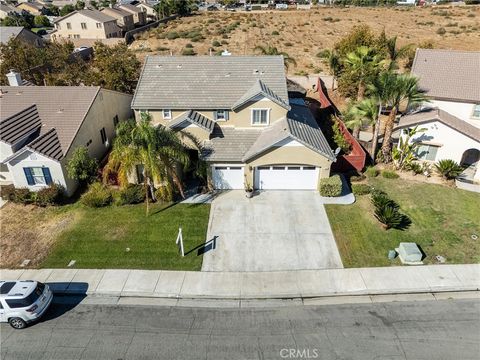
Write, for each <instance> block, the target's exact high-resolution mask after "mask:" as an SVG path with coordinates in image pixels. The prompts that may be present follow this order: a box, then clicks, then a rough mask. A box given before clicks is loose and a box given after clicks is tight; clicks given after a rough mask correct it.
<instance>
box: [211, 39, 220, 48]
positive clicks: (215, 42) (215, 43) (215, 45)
mask: <svg viewBox="0 0 480 360" xmlns="http://www.w3.org/2000/svg"><path fill="white" fill-rule="evenodd" d="M212 46H213V47H219V46H220V42H218V40H215V41H213V42H212Z"/></svg>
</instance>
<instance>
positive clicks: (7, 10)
mask: <svg viewBox="0 0 480 360" xmlns="http://www.w3.org/2000/svg"><path fill="white" fill-rule="evenodd" d="M20 12H21V11H20V10H18V9H17V8H16V7H15V6H13V5H9V4H4V3H0V19H2V20H3V19H5V18H6V17H7V16H10V15H12V14H15V13H20Z"/></svg>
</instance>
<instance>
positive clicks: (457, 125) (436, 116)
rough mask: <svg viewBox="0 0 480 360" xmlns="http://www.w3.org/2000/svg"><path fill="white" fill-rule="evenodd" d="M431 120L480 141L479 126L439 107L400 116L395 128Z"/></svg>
mask: <svg viewBox="0 0 480 360" xmlns="http://www.w3.org/2000/svg"><path fill="white" fill-rule="evenodd" d="M432 121H439V122H441V123H443V124H445V125H447V126H449V127H451V128H453V129H455V130H457V131H458V132H459V133H461V134H463V135H465V136H468V137H470V138H472V139H473V140H476V141H480V128H477V127H475V126H473V125H471V124H469V123H467V122H466V121H463V120H461V119H459V118H457V117H456V116H453V115H452V114H450V113H448V112H446V111H443V110H440V109H426V110H424V111H419V112H416V113H414V114H410V115H405V116H402V117H401V118H400V121H399V123H398V125H397V126H396V128H395V129H403V128H406V127H410V126H415V125H421V124H425V123H429V122H432Z"/></svg>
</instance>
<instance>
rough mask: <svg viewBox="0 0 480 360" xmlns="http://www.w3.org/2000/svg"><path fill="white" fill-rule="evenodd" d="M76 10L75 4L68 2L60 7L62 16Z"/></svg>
mask: <svg viewBox="0 0 480 360" xmlns="http://www.w3.org/2000/svg"><path fill="white" fill-rule="evenodd" d="M74 11H75V6H73V5H70V4H67V5H65V6H63V7H62V8H61V9H60V16H65V15H68V14H70V13H71V12H74Z"/></svg>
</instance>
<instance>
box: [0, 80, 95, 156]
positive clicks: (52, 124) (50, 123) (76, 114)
mask: <svg viewBox="0 0 480 360" xmlns="http://www.w3.org/2000/svg"><path fill="white" fill-rule="evenodd" d="M0 90H1V96H0V109H1V111H0V122H1V121H3V120H5V119H7V118H9V117H11V116H13V115H16V114H18V113H19V112H21V111H22V110H24V109H25V108H27V107H29V106H31V105H32V104H35V105H36V108H37V111H38V114H39V116H40V119H41V121H42V126H41V128H40V134H39V136H40V137H42V135H44V134H46V133H47V132H49V131H51V129H55V130H56V137H57V138H58V143H59V144H60V147H61V151H62V154H63V155H65V154H66V153H67V151H68V149H69V148H70V145H71V143H72V142H73V140H74V138H75V136H76V134H77V131H78V129H79V127H80V125H81V124H82V122H83V119H84V118H85V116H86V114H87V112H88V110H89V109H90V106H91V104H92V103H93V101H94V100H95V98H96V96H97V94H98V92H99V91H100V88H99V87H93V86H1V87H0ZM50 140H51V138H50ZM40 148H41V149H44V148H43V147H38V148H37V149H40ZM45 149H46V148H45ZM52 154H55V155H56V154H57V152H53V153H52ZM47 156H50V155H47Z"/></svg>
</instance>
